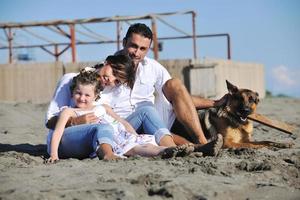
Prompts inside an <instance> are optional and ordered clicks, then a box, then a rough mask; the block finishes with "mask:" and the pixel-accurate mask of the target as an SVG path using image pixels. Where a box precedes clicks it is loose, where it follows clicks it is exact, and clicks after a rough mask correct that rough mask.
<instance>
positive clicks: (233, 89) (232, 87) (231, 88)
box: [226, 80, 239, 94]
mask: <svg viewBox="0 0 300 200" xmlns="http://www.w3.org/2000/svg"><path fill="white" fill-rule="evenodd" d="M226 85H227V89H228V92H229V93H230V94H234V93H237V92H238V91H239V89H238V88H237V87H236V86H235V85H233V84H231V83H230V82H229V81H227V80H226Z"/></svg>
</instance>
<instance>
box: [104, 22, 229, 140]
mask: <svg viewBox="0 0 300 200" xmlns="http://www.w3.org/2000/svg"><path fill="white" fill-rule="evenodd" d="M152 39H153V36H152V31H151V30H150V28H149V27H147V26H146V25H145V24H141V23H136V24H133V25H131V26H130V27H129V29H128V31H127V33H126V36H125V38H124V39H123V49H122V50H121V51H119V52H117V53H116V54H128V55H129V56H130V57H131V58H132V60H133V62H134V64H135V65H134V67H135V69H134V70H135V72H136V73H135V75H136V76H135V83H134V87H133V89H132V91H127V90H126V89H124V88H119V92H117V93H118V98H114V97H113V96H114V95H115V94H116V91H114V92H111V91H105V90H104V92H103V94H102V97H101V100H100V101H102V103H107V104H109V105H110V106H111V107H112V108H113V109H114V111H115V112H116V113H118V114H119V115H120V116H121V117H123V118H126V117H128V116H129V115H130V114H131V113H132V112H134V111H135V109H137V108H138V107H139V106H140V105H143V104H144V103H145V102H148V103H154V105H155V107H156V109H157V110H158V112H159V114H160V115H161V116H162V118H163V120H164V122H165V123H166V125H167V127H168V128H169V129H170V130H172V128H174V127H175V126H177V127H178V123H181V124H183V125H184V127H185V128H186V131H187V133H188V134H189V136H190V138H191V140H192V142H193V143H199V144H206V143H207V140H206V138H205V136H204V134H203V131H202V128H201V125H200V121H199V118H198V114H197V111H196V108H198V109H201V108H208V107H213V106H215V105H217V104H221V103H223V101H224V99H225V98H222V99H221V100H219V101H213V100H209V99H203V98H200V97H195V96H190V94H189V93H188V91H187V89H186V87H185V86H184V85H183V84H182V82H181V81H180V80H179V79H176V78H171V76H170V74H169V73H168V71H167V70H166V69H165V68H164V67H163V66H162V65H161V64H159V63H158V62H157V61H155V60H153V59H151V58H148V57H146V55H147V53H148V51H149V49H150V46H151V43H152ZM154 93H156V95H155V96H154ZM175 116H176V118H177V120H176V121H175ZM174 139H175V141H176V142H177V143H178V144H180V143H182V142H186V141H182V140H181V138H180V137H177V136H176V135H174Z"/></svg>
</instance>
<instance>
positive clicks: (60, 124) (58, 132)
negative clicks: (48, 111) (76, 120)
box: [47, 108, 76, 163]
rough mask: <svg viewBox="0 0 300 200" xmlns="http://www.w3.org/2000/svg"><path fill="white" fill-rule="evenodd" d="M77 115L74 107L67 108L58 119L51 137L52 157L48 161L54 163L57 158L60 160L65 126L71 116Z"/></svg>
mask: <svg viewBox="0 0 300 200" xmlns="http://www.w3.org/2000/svg"><path fill="white" fill-rule="evenodd" d="M74 116H76V114H75V112H74V109H73V108H66V109H64V110H63V111H62V112H61V113H60V115H59V118H58V121H57V123H56V126H55V129H54V132H53V135H52V139H51V152H50V158H49V159H48V161H47V162H50V163H53V162H55V161H56V160H59V158H58V146H59V143H60V140H61V137H62V135H63V133H64V130H65V126H66V124H67V122H68V120H69V118H70V117H74Z"/></svg>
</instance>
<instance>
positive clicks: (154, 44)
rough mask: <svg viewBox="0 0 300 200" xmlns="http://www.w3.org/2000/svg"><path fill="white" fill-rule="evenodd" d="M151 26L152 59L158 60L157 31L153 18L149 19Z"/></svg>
mask: <svg viewBox="0 0 300 200" xmlns="http://www.w3.org/2000/svg"><path fill="white" fill-rule="evenodd" d="M151 25H152V34H153V53H154V59H155V60H158V57H159V55H158V40H157V30H156V22H155V19H154V17H152V18H151Z"/></svg>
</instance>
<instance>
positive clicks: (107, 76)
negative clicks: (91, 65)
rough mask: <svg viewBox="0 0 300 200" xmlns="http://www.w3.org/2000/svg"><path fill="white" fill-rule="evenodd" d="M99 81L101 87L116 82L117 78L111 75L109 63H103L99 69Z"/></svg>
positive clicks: (112, 84)
mask: <svg viewBox="0 0 300 200" xmlns="http://www.w3.org/2000/svg"><path fill="white" fill-rule="evenodd" d="M99 75H100V82H101V85H102V86H103V87H105V86H115V85H116V84H117V83H118V80H117V78H116V77H115V76H114V75H113V70H112V68H111V66H110V65H109V64H106V65H104V66H103V67H102V68H101V69H100V71H99Z"/></svg>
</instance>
